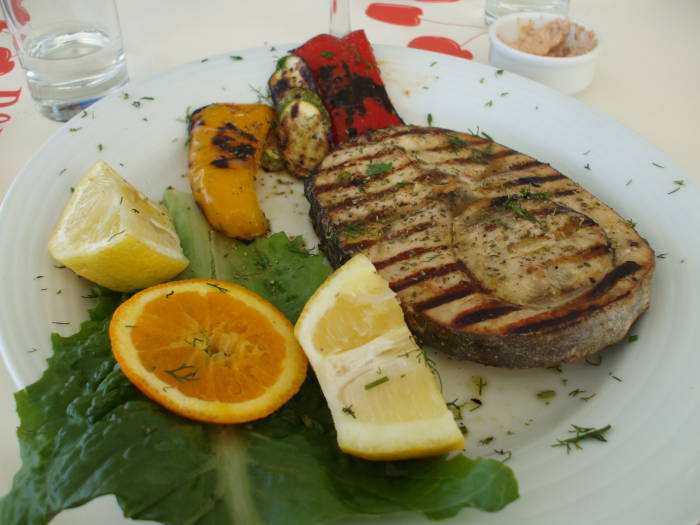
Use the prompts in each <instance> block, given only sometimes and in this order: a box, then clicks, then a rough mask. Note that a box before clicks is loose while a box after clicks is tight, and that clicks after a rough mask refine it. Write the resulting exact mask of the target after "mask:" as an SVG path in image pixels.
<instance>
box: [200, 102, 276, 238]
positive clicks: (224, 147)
mask: <svg viewBox="0 0 700 525" xmlns="http://www.w3.org/2000/svg"><path fill="white" fill-rule="evenodd" d="M274 119H275V111H274V109H272V108H271V107H270V106H265V105H263V104H211V105H209V106H205V107H203V108H200V109H198V110H197V111H195V112H194V113H192V115H191V117H190V122H189V133H190V143H189V180H190V185H191V186H192V193H193V195H194V198H195V200H196V202H197V204H199V206H200V207H201V208H202V211H203V212H204V215H205V216H206V218H207V220H208V221H209V224H210V225H211V226H212V227H213V228H215V229H217V230H220V231H222V232H223V233H225V234H226V235H228V236H229V237H234V238H237V239H254V238H255V237H259V236H261V235H265V234H266V233H267V232H268V229H269V223H268V220H267V218H266V217H265V214H264V213H263V211H262V209H261V208H260V204H259V202H258V196H257V194H256V193H255V176H256V174H257V172H258V167H259V166H260V157H261V155H262V152H263V149H264V147H265V139H266V137H267V134H268V131H269V130H270V127H271V125H272V123H273V121H274Z"/></svg>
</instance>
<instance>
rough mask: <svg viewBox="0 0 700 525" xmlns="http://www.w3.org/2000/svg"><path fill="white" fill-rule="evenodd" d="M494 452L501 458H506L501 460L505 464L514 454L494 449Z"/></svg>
mask: <svg viewBox="0 0 700 525" xmlns="http://www.w3.org/2000/svg"><path fill="white" fill-rule="evenodd" d="M494 452H495V453H496V454H498V455H500V456H504V458H503V459H502V460H501V461H502V462H503V463H505V462H506V461H508V460H509V459H510V458H512V457H513V453H512V452H511V451H510V450H504V449H502V448H501V449H494Z"/></svg>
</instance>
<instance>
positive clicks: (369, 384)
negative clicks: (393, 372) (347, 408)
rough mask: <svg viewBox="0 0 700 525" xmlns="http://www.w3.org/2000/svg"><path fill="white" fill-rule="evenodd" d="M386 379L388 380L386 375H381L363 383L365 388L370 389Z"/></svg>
mask: <svg viewBox="0 0 700 525" xmlns="http://www.w3.org/2000/svg"><path fill="white" fill-rule="evenodd" d="M387 381H389V378H388V377H387V376H382V377H380V378H379V379H375V380H374V381H372V382H370V383H367V384H366V385H365V390H370V389H372V388H374V387H376V386H379V385H381V384H383V383H386V382H387Z"/></svg>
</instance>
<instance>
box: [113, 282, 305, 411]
mask: <svg viewBox="0 0 700 525" xmlns="http://www.w3.org/2000/svg"><path fill="white" fill-rule="evenodd" d="M109 336H110V340H111V343H112V352H113V353H114V356H115V358H116V360H117V362H118V363H119V365H120V366H121V369H122V371H123V372H124V374H126V376H127V377H128V378H129V379H130V380H131V382H132V383H134V384H135V385H136V386H137V387H138V388H139V389H140V390H141V391H142V392H143V393H144V394H146V395H147V396H148V397H150V398H151V399H153V400H154V401H156V402H157V403H159V404H161V405H163V406H164V407H166V408H168V409H170V410H172V411H173V412H176V413H178V414H180V415H182V416H185V417H188V418H191V419H196V420H199V421H205V422H210V423H242V422H245V421H252V420H254V419H259V418H262V417H265V416H267V415H268V414H270V413H272V412H274V411H275V410H277V409H278V408H279V407H280V406H282V405H283V404H284V403H286V402H287V401H288V400H289V399H290V398H291V397H292V396H293V395H294V394H295V393H296V392H297V391H298V390H299V388H300V387H301V384H302V383H303V381H304V378H305V376H306V367H307V361H306V357H305V356H304V352H303V351H302V349H301V347H300V346H299V344H298V343H297V341H296V339H295V337H294V331H293V327H292V324H291V323H290V322H289V321H288V320H287V318H286V317H285V316H284V314H282V312H280V311H279V310H278V309H277V308H275V307H274V306H273V305H272V304H270V303H269V302H268V301H266V300H265V299H263V298H262V297H260V296H259V295H257V294H255V293H253V292H251V291H250V290H248V289H246V288H244V287H242V286H238V285H236V284H232V283H228V282H225V281H218V280H214V279H189V280H183V281H174V282H170V283H164V284H159V285H156V286H152V287H151V288H147V289H145V290H142V291H141V292H139V293H137V294H135V295H133V296H132V297H131V298H130V299H128V300H127V301H125V302H124V303H122V304H121V305H120V306H119V308H117V310H116V311H115V313H114V315H113V317H112V321H111V323H110V327H109Z"/></svg>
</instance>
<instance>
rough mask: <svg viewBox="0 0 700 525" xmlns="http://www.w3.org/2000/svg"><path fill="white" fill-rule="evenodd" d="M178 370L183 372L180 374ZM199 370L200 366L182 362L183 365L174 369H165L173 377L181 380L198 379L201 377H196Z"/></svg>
mask: <svg viewBox="0 0 700 525" xmlns="http://www.w3.org/2000/svg"><path fill="white" fill-rule="evenodd" d="M190 369H191V370H190ZM188 370H189V371H188ZM178 372H182V373H181V374H178ZM197 372H199V368H197V367H195V366H192V365H185V364H182V365H180V366H178V367H177V368H173V369H172V370H166V371H165V373H166V374H168V375H169V376H171V377H174V378H175V379H177V380H178V381H180V382H185V381H198V380H199V378H198V377H195V376H196V375H197Z"/></svg>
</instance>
